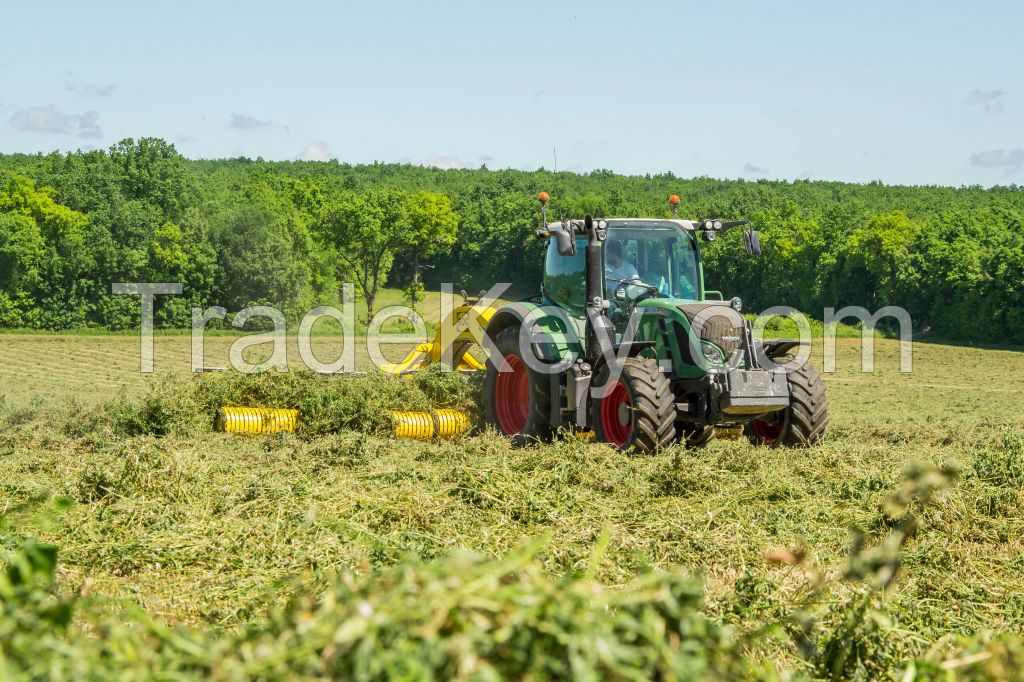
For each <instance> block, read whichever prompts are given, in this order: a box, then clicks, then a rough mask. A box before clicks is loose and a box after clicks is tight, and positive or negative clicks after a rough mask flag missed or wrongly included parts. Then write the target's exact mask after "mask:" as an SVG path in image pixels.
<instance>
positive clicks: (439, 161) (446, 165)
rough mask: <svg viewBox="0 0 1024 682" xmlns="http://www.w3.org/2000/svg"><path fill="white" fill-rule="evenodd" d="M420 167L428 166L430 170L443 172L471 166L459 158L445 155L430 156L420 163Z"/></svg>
mask: <svg viewBox="0 0 1024 682" xmlns="http://www.w3.org/2000/svg"><path fill="white" fill-rule="evenodd" d="M419 165H420V166H427V167H428V168H440V169H442V170H451V169H452V168H469V167H470V164H468V163H466V162H465V161H463V160H462V159H460V158H459V157H457V156H446V155H444V154H430V155H429V156H427V157H426V158H424V159H421V160H420V162H419Z"/></svg>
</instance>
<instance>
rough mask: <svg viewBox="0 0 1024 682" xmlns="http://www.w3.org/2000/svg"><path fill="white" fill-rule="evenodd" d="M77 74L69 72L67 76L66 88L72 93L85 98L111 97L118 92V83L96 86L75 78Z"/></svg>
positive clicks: (65, 80)
mask: <svg viewBox="0 0 1024 682" xmlns="http://www.w3.org/2000/svg"><path fill="white" fill-rule="evenodd" d="M74 76H75V74H74V73H73V72H71V71H68V72H67V73H66V74H65V79H64V87H65V88H67V89H68V90H70V91H71V92H73V93H75V94H78V95H83V96H85V97H110V96H112V95H113V94H114V92H116V91H117V83H107V84H106V85H96V84H94V83H83V82H81V81H77V80H75V78H74Z"/></svg>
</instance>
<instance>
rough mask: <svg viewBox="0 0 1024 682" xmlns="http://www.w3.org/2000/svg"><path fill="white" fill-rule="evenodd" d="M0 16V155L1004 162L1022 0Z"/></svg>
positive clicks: (1020, 166)
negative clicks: (88, 151)
mask: <svg viewBox="0 0 1024 682" xmlns="http://www.w3.org/2000/svg"><path fill="white" fill-rule="evenodd" d="M826 4H827V5H828V6H826ZM0 24H3V26H2V30H0V34H2V36H3V38H2V40H0V151H2V152H36V151H50V150H53V149H62V150H67V149H76V148H92V147H100V148H103V147H107V146H109V145H110V144H112V143H114V142H116V141H117V140H119V139H121V138H124V137H140V136H159V137H164V138H166V139H168V140H171V141H173V142H174V143H175V144H176V145H177V147H178V149H179V150H180V151H181V152H182V153H184V154H185V155H186V156H189V157H193V158H198V157H203V158H211V157H225V156H237V155H245V156H251V157H256V156H262V157H263V158H267V159H293V158H297V157H303V158H313V159H318V158H337V159H339V160H341V161H348V162H353V163H358V162H372V161H375V160H380V161H404V162H411V163H422V164H428V165H438V166H441V167H449V166H471V167H475V166H479V165H480V164H482V163H486V164H487V165H488V167H491V168H505V167H511V168H526V169H530V168H535V167H538V166H544V167H548V168H550V167H551V166H552V165H553V164H554V159H553V155H554V154H553V150H554V149H556V148H557V155H558V166H559V168H560V169H569V170H576V171H588V170H593V169H596V168H609V169H612V170H615V171H618V172H624V173H646V172H651V173H657V172H663V171H672V172H674V173H676V174H678V175H681V176H684V177H691V176H698V175H709V176H714V177H746V178H758V177H767V178H786V179H795V178H812V179H835V180H850V181H868V180H876V179H877V180H882V181H883V182H888V183H903V184H944V185H961V184H982V185H992V184H1008V183H1011V182H1016V183H1024V125H1022V123H1024V47H1022V43H1021V34H1020V32H1021V29H1022V27H1024V3H1011V2H1005V1H1004V2H984V1H983V2H971V3H966V2H944V1H935V2H918V1H916V0H915V1H908V2H873V1H867V2H843V3H824V2H775V3H766V2H745V1H737V2H732V3H711V2H707V1H706V0H704V1H701V2H632V3H627V2H587V3H584V2H559V3H550V2H548V3H541V2H521V3H515V4H514V5H513V3H493V2H491V3H487V2H468V1H467V2H446V1H445V0H434V1H433V2H387V1H382V2H376V3H371V2H361V3H355V2H344V1H342V2H290V3H285V2H253V1H250V2H220V1H217V0H208V1H207V2H202V3H198V2H195V3H194V2H177V3H142V2H130V3H129V2H97V3H84V2H36V3H28V2H16V3H15V2H7V1H6V0H5V1H4V2H3V3H2V4H0Z"/></svg>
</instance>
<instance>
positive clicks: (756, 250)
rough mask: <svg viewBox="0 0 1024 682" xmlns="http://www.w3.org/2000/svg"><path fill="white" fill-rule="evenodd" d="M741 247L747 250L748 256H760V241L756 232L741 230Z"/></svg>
mask: <svg viewBox="0 0 1024 682" xmlns="http://www.w3.org/2000/svg"><path fill="white" fill-rule="evenodd" d="M743 247H744V248H745V249H746V250H747V255H748V256H754V257H756V256H760V255H761V239H760V237H759V236H758V234H757V230H743Z"/></svg>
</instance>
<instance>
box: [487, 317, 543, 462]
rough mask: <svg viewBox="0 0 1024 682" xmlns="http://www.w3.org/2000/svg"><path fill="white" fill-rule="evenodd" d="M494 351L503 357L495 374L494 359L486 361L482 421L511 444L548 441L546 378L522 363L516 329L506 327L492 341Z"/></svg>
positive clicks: (490, 358)
mask: <svg viewBox="0 0 1024 682" xmlns="http://www.w3.org/2000/svg"><path fill="white" fill-rule="evenodd" d="M494 348H495V349H496V350H497V351H498V352H500V353H501V355H503V356H504V358H505V364H506V365H507V367H506V369H507V370H508V371H504V372H502V371H499V367H498V365H497V364H496V362H495V360H496V356H495V355H494V354H492V356H491V357H489V358H488V359H487V371H486V374H485V376H484V390H483V403H484V418H485V419H486V421H487V423H488V424H490V425H491V426H493V427H494V428H495V429H497V430H498V431H499V432H500V433H502V434H504V435H506V436H509V437H510V438H511V439H512V442H513V444H515V445H523V444H524V443H526V442H527V441H529V440H531V439H532V440H541V441H548V440H551V435H552V429H551V424H550V413H551V395H550V389H549V387H548V386H549V383H548V376H547V375H544V374H540V373H539V372H535V371H533V370H532V369H530V368H529V366H528V365H527V364H526V360H525V359H524V358H523V355H522V352H521V351H520V349H519V327H518V326H515V327H509V328H508V329H505V330H503V331H502V332H500V333H499V334H498V336H497V337H496V338H495V339H494Z"/></svg>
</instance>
